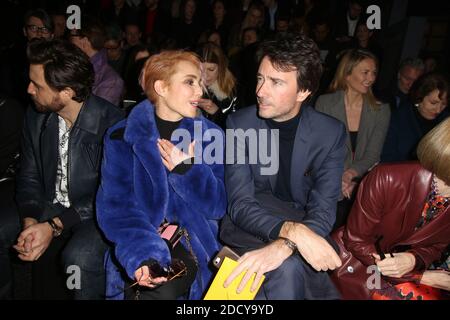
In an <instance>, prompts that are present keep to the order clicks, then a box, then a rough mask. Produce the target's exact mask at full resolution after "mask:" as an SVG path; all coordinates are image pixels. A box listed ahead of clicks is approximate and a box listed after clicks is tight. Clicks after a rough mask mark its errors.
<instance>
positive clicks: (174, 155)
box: [158, 139, 195, 171]
mask: <svg viewBox="0 0 450 320" xmlns="http://www.w3.org/2000/svg"><path fill="white" fill-rule="evenodd" d="M194 146H195V141H192V142H191V143H190V144H189V150H188V153H187V154H186V153H184V152H182V151H181V150H180V149H178V148H177V147H175V146H174V145H173V143H172V142H170V141H168V140H166V139H158V149H159V153H160V154H161V159H162V162H163V164H164V166H165V167H166V168H167V170H169V171H172V170H173V168H175V167H176V166H177V165H179V164H180V163H181V162H183V161H184V160H186V159H189V158H193V157H194Z"/></svg>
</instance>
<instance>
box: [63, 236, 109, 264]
mask: <svg viewBox="0 0 450 320" xmlns="http://www.w3.org/2000/svg"><path fill="white" fill-rule="evenodd" d="M97 232H98V231H97V230H95V229H94V228H92V229H91V228H90V230H89V232H82V234H78V235H77V234H76V233H74V235H73V236H72V238H71V239H70V240H69V242H68V244H67V245H66V247H65V248H64V250H63V253H62V260H63V265H64V267H65V268H66V269H67V268H69V267H70V266H76V267H79V268H80V269H81V270H84V271H90V272H103V271H104V268H103V260H104V256H105V252H106V249H107V245H106V243H105V242H104V241H103V239H102V238H101V236H100V235H99V234H96V233H97ZM72 268H73V267H72Z"/></svg>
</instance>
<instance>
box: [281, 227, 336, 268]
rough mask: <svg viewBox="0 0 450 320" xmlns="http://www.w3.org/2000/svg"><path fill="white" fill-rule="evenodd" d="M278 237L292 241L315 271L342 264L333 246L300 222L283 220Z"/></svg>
mask: <svg viewBox="0 0 450 320" xmlns="http://www.w3.org/2000/svg"><path fill="white" fill-rule="evenodd" d="M280 237H285V238H288V239H291V240H292V241H294V242H295V244H296V245H297V248H298V251H299V253H300V254H301V256H302V257H303V258H304V259H305V260H306V261H307V262H308V263H309V264H310V265H311V267H312V268H313V269H314V270H316V271H327V270H334V269H336V268H338V267H340V266H341V265H342V262H341V259H340V258H339V256H338V254H337V253H336V251H335V250H334V249H333V247H332V246H331V245H330V244H329V243H328V242H327V241H326V240H325V239H324V238H322V237H321V236H319V235H317V234H316V233H315V232H314V231H312V230H311V229H309V228H308V227H307V226H305V225H303V224H301V223H295V222H285V223H284V224H283V227H282V228H281V230H280Z"/></svg>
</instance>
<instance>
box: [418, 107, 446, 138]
mask: <svg viewBox="0 0 450 320" xmlns="http://www.w3.org/2000/svg"><path fill="white" fill-rule="evenodd" d="M414 115H415V116H416V119H417V123H418V124H419V127H420V130H421V131H422V133H423V135H426V134H427V133H428V132H429V131H430V130H431V129H433V128H434V127H435V126H436V125H438V124H439V122H440V121H439V120H438V117H436V118H435V119H433V120H428V119H425V118H424V117H423V116H422V115H421V114H420V112H419V110H418V109H417V107H415V106H414Z"/></svg>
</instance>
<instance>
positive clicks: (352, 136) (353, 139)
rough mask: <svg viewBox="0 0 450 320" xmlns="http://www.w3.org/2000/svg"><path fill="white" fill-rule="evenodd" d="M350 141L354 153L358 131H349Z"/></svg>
mask: <svg viewBox="0 0 450 320" xmlns="http://www.w3.org/2000/svg"><path fill="white" fill-rule="evenodd" d="M349 133H350V142H351V143H352V152H353V153H355V150H356V140H357V139H358V131H349Z"/></svg>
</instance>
